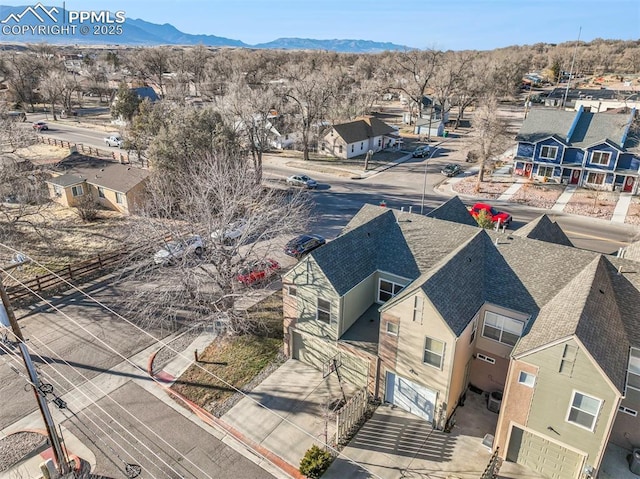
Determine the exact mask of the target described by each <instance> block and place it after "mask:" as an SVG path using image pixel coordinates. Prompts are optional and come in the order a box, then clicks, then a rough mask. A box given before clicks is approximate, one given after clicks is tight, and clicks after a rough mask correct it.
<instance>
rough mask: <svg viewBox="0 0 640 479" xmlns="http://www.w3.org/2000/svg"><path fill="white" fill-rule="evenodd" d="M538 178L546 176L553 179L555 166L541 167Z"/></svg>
mask: <svg viewBox="0 0 640 479" xmlns="http://www.w3.org/2000/svg"><path fill="white" fill-rule="evenodd" d="M538 176H544V177H545V178H551V177H552V176H553V166H539V167H538Z"/></svg>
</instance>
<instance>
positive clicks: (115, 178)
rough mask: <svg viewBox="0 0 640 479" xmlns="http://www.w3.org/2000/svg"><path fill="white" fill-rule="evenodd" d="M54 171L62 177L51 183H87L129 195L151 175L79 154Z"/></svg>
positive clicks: (59, 165)
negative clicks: (128, 193) (129, 192)
mask: <svg viewBox="0 0 640 479" xmlns="http://www.w3.org/2000/svg"><path fill="white" fill-rule="evenodd" d="M53 171H55V172H57V173H62V175H61V176H59V177H56V178H52V179H50V180H49V183H53V184H58V185H60V186H71V185H74V184H77V183H81V182H83V181H86V182H87V183H90V184H92V185H95V186H101V187H103V188H107V189H109V190H112V191H117V192H119V193H127V192H128V191H129V190H131V189H132V188H133V187H135V186H136V185H138V184H140V182H142V181H144V180H145V179H146V178H147V177H148V176H149V174H150V172H149V170H144V169H142V168H134V167H130V166H128V165H122V164H120V163H116V162H114V161H106V160H101V159H99V158H94V157H91V156H84V155H79V154H72V155H69V156H67V157H66V158H64V159H62V160H61V161H60V162H59V163H57V164H56V166H55V167H54V168H53Z"/></svg>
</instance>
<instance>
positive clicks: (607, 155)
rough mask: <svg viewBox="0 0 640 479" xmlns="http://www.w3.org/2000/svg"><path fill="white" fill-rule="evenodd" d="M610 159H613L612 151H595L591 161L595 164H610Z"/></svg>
mask: <svg viewBox="0 0 640 479" xmlns="http://www.w3.org/2000/svg"><path fill="white" fill-rule="evenodd" d="M609 161H611V152H610V151H594V152H593V153H592V154H591V163H593V164H594V165H602V166H609Z"/></svg>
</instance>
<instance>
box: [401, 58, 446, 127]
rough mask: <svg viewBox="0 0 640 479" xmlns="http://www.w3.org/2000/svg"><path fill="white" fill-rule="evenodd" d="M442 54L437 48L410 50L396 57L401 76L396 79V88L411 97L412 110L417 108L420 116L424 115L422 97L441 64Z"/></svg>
mask: <svg viewBox="0 0 640 479" xmlns="http://www.w3.org/2000/svg"><path fill="white" fill-rule="evenodd" d="M441 56H442V52H439V51H437V50H426V51H421V50H409V51H406V52H403V53H401V54H399V55H398V57H397V59H396V68H397V69H398V72H399V74H400V78H399V79H398V80H396V85H395V88H396V89H397V90H400V91H402V92H403V93H404V94H406V95H407V96H408V97H409V107H410V111H411V110H412V108H413V107H415V108H417V116H418V117H420V116H421V115H422V106H423V104H422V99H423V98H424V96H425V94H426V93H427V88H428V86H429V84H430V82H431V79H432V78H433V76H434V75H435V73H436V71H437V69H438V67H439V65H440V62H441ZM411 116H412V117H413V114H411Z"/></svg>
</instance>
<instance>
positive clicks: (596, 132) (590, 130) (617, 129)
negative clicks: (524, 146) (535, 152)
mask: <svg viewBox="0 0 640 479" xmlns="http://www.w3.org/2000/svg"><path fill="white" fill-rule="evenodd" d="M577 116H579V119H578V121H577V123H576V126H575V128H574V129H573V132H572V133H571V137H570V138H567V134H569V131H570V129H571V125H572V124H573V121H574V119H575V118H576V117H577ZM631 118H632V115H631V114H630V113H591V112H584V111H582V112H573V111H561V110H555V109H547V108H537V109H534V110H531V112H530V113H529V115H528V116H527V118H526V119H525V120H524V122H523V123H522V127H521V128H520V131H519V132H518V134H517V135H516V140H517V141H524V142H528V143H536V142H538V141H541V140H543V139H545V138H549V137H551V136H553V137H555V138H557V139H558V140H560V141H562V142H564V143H567V144H568V145H569V146H572V147H576V148H588V147H590V146H593V145H595V144H598V143H600V142H603V141H608V142H609V143H610V144H612V145H614V146H615V147H616V148H619V149H622V150H633V151H635V149H636V148H637V147H638V138H637V137H636V136H634V135H629V136H628V137H627V140H626V142H625V144H624V145H621V143H620V142H621V141H622V139H623V136H624V133H625V131H626V130H627V127H628V125H629V122H630V121H631Z"/></svg>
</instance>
